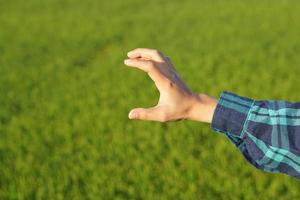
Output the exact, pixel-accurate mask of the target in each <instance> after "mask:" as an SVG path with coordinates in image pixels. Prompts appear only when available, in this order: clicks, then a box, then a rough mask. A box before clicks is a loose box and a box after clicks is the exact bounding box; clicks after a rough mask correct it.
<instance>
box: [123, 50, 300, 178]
mask: <svg viewBox="0 0 300 200" xmlns="http://www.w3.org/2000/svg"><path fill="white" fill-rule="evenodd" d="M124 62H125V64H126V65H128V66H130V67H136V68H139V69H141V70H143V71H145V72H146V73H148V75H149V76H150V78H151V79H152V80H153V81H154V83H155V85H156V87H157V88H158V90H159V92H160V97H159V100H158V103H157V105H155V106H154V107H150V108H135V109H133V110H131V111H130V113H129V118H130V119H139V120H151V121H160V122H167V121H177V120H184V119H188V120H196V121H200V122H206V123H211V127H212V129H213V130H215V131H217V132H221V133H224V135H226V137H227V138H228V139H230V140H231V141H232V142H233V143H234V144H235V146H236V147H237V148H238V149H239V150H240V151H241V153H242V154H243V155H244V157H245V158H246V159H247V160H248V161H249V162H250V163H251V164H252V165H254V166H255V167H256V168H259V169H262V170H264V171H268V172H281V173H286V174H289V175H291V176H294V177H297V178H300V103H290V102H286V101H267V100H266V101H255V100H253V99H250V98H246V97H241V96H238V95H235V94H233V93H230V92H223V93H222V94H221V97H220V98H219V100H217V99H216V98H214V97H210V96H208V95H205V94H195V93H193V92H192V91H191V90H190V89H189V88H188V87H187V86H186V85H185V83H184V82H183V81H182V80H181V79H180V77H179V76H178V74H177V73H176V70H175V69H174V67H173V65H172V63H171V62H170V60H169V59H168V58H167V57H165V56H164V55H163V54H162V53H161V52H158V51H157V50H153V49H144V48H139V49H135V50H133V51H131V52H129V53H128V59H126V60H125V61H124Z"/></svg>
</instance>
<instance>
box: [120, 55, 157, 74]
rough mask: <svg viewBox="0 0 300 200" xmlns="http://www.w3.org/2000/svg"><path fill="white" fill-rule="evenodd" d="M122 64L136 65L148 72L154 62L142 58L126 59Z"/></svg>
mask: <svg viewBox="0 0 300 200" xmlns="http://www.w3.org/2000/svg"><path fill="white" fill-rule="evenodd" d="M124 64H125V65H127V66H129V67H136V68H138V69H141V70H143V71H145V72H147V73H149V72H150V70H151V68H153V67H154V63H153V61H151V60H142V59H138V58H137V59H126V60H124Z"/></svg>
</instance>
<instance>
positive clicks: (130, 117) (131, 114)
mask: <svg viewBox="0 0 300 200" xmlns="http://www.w3.org/2000/svg"><path fill="white" fill-rule="evenodd" d="M128 117H129V119H135V118H137V113H135V112H132V111H131V112H130V113H129V115H128Z"/></svg>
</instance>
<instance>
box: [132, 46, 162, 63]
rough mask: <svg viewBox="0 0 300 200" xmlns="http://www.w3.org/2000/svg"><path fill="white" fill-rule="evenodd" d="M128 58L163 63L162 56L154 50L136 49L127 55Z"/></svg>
mask: <svg viewBox="0 0 300 200" xmlns="http://www.w3.org/2000/svg"><path fill="white" fill-rule="evenodd" d="M127 56H128V57H129V58H144V59H148V60H154V61H157V62H162V61H164V56H163V54H162V53H161V52H159V51H158V50H156V49H148V48H137V49H134V50H132V51H130V52H128V53H127Z"/></svg>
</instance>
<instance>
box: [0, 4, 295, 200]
mask: <svg viewBox="0 0 300 200" xmlns="http://www.w3.org/2000/svg"><path fill="white" fill-rule="evenodd" d="M136 47H150V48H157V49H159V50H161V51H162V52H163V53H164V54H166V55H167V56H169V57H170V58H171V59H172V61H173V63H174V64H175V66H176V68H177V70H178V72H179V73H180V74H181V77H182V78H183V79H184V80H185V81H186V82H187V84H188V85H189V86H190V87H191V88H192V89H193V91H197V92H202V93H207V94H210V95H213V96H216V97H218V96H219V95H220V93H221V92H222V91H224V90H227V91H232V92H235V93H238V94H240V95H244V96H248V97H252V98H256V99H284V100H289V101H297V100H299V99H300V96H299V95H300V93H299V84H300V79H299V74H300V56H299V53H300V2H299V1H294V0H273V1H271V0H270V1H268V0H253V1H241V0H223V1H221V0H213V1H211V0H186V1H180V0H163V1H159V0H152V1H145V0H126V1H125V0H123V1H122V0H110V1H104V0H85V1H79V0H43V1H42V0H27V1H23V0H22V1H21V0H12V1H4V0H0V199H105V200H109V199H245V200H246V199H289V200H291V199H299V197H300V191H299V187H300V183H299V181H297V179H295V178H292V177H288V176H287V175H283V174H271V173H266V172H262V171H259V170H257V169H255V168H254V167H253V166H251V165H250V164H248V163H247V161H246V160H245V159H244V158H243V156H242V155H241V154H240V153H239V152H238V150H237V149H236V148H235V147H234V145H233V144H232V143H231V142H230V141H229V140H228V139H227V138H226V137H225V136H224V135H222V134H219V133H214V132H213V131H212V130H211V129H210V126H209V125H207V124H202V123H197V122H191V121H181V122H176V123H164V124H162V123H155V122H141V121H130V120H128V118H127V114H128V111H129V110H130V109H131V108H134V107H140V106H142V107H144V106H145V107H148V106H152V105H154V104H156V102H157V100H158V95H159V94H158V92H157V90H156V88H155V86H154V84H153V83H152V81H151V80H150V79H149V77H147V74H145V73H143V72H141V71H138V70H135V69H130V68H128V67H126V66H125V65H124V64H123V60H124V59H125V58H126V53H127V52H128V51H129V50H132V49H133V48H136Z"/></svg>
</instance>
